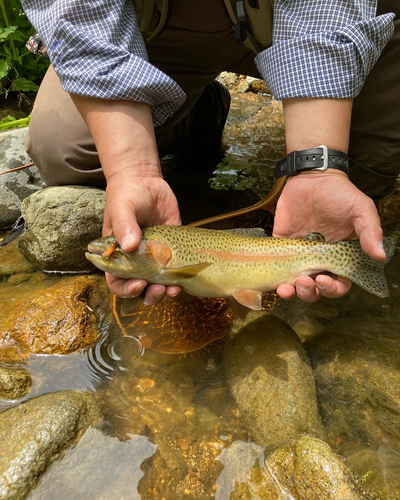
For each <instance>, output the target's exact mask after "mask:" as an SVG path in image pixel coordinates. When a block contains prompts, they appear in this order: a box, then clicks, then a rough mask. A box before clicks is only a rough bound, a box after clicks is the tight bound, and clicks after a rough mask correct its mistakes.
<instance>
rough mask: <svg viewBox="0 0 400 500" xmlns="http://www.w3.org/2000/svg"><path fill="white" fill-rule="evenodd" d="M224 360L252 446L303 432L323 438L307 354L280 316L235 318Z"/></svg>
mask: <svg viewBox="0 0 400 500" xmlns="http://www.w3.org/2000/svg"><path fill="white" fill-rule="evenodd" d="M224 359H225V367H226V378H227V381H228V383H229V385H230V388H231V391H232V394H233V396H234V398H235V400H236V403H237V405H238V407H239V410H240V412H241V414H242V416H243V418H244V421H245V423H246V426H247V428H248V430H249V432H250V435H251V437H252V439H253V440H254V441H255V442H256V443H257V444H259V445H262V446H272V445H273V446H277V445H279V444H280V443H283V442H286V441H287V440H288V439H292V438H296V437H299V436H301V435H302V434H312V435H315V436H317V437H319V436H322V434H323V431H322V426H321V421H320V417H319V414H318V408H317V399H316V394H315V384H314V378H313V375H312V371H311V367H310V363H309V361H308V358H307V354H306V352H305V351H304V349H303V346H302V343H301V342H300V340H299V338H298V337H297V335H296V333H295V332H294V331H293V329H292V328H291V327H290V326H289V325H287V324H286V323H285V322H284V321H283V320H281V319H280V318H278V317H276V316H274V315H273V314H265V313H251V314H249V315H248V317H247V319H246V320H244V321H237V322H235V324H234V325H233V327H232V329H231V331H230V334H229V335H228V336H227V339H226V344H225V348H224Z"/></svg>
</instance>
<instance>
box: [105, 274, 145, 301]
mask: <svg viewBox="0 0 400 500" xmlns="http://www.w3.org/2000/svg"><path fill="white" fill-rule="evenodd" d="M106 279H107V284H108V288H109V289H110V290H111V292H112V293H115V295H117V296H118V297H124V298H125V297H130V298H133V297H138V296H139V295H140V294H141V293H142V292H143V290H144V289H145V287H146V285H147V281H144V280H139V279H132V280H125V279H123V278H118V276H114V275H113V274H109V273H106Z"/></svg>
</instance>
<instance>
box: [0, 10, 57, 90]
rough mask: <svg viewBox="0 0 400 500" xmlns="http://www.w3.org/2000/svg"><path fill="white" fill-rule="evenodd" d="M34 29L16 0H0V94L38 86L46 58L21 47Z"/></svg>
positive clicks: (46, 63)
mask: <svg viewBox="0 0 400 500" xmlns="http://www.w3.org/2000/svg"><path fill="white" fill-rule="evenodd" d="M34 32H35V30H34V28H33V27H32V26H31V24H30V22H29V21H28V19H27V17H26V15H25V13H24V12H23V10H22V7H21V2H20V0H6V2H5V1H4V0H0V94H6V95H7V93H8V92H13V91H19V92H29V91H37V90H38V88H39V87H38V85H37V84H36V83H35V80H36V81H39V80H40V79H41V78H42V77H43V75H44V73H45V72H46V69H47V67H48V66H49V61H48V60H47V59H44V58H42V57H41V56H39V55H38V56H34V55H33V54H32V53H31V52H30V51H29V50H28V49H27V48H26V47H25V43H26V42H27V41H28V39H29V37H30V36H31V35H32V34H33V33H34Z"/></svg>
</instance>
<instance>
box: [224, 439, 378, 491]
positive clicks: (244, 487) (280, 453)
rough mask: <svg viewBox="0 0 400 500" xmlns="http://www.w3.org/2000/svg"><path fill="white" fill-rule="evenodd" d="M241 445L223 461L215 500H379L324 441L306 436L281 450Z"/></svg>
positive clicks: (227, 454) (231, 449)
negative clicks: (270, 451) (254, 499)
mask: <svg viewBox="0 0 400 500" xmlns="http://www.w3.org/2000/svg"><path fill="white" fill-rule="evenodd" d="M266 453H267V452H266V450H265V449H264V448H262V447H261V446H257V445H256V444H254V443H245V442H241V441H237V442H235V443H233V444H232V445H231V446H230V447H229V448H228V449H226V450H224V451H223V453H222V454H221V455H220V456H219V457H218V458H219V460H220V461H221V462H222V463H223V464H224V470H223V471H222V473H221V475H220V477H219V478H218V479H217V481H216V485H217V491H216V494H215V500H224V499H225V498H229V499H230V500H251V499H253V498H259V499H260V500H286V499H289V498H290V499H293V500H294V499H296V500H361V499H364V500H367V499H372V498H373V497H372V496H371V494H370V493H369V492H367V491H366V489H365V488H363V487H361V486H360V484H359V482H358V478H357V476H356V475H355V474H354V473H353V472H352V471H351V470H350V469H348V467H347V466H346V465H345V463H344V461H343V460H342V459H341V458H340V457H339V456H337V455H336V454H335V453H334V452H333V451H332V450H331V448H330V447H329V446H328V445H327V444H326V443H325V442H323V441H321V440H319V439H317V438H315V437H312V436H303V437H301V438H299V439H298V440H294V441H292V442H290V443H288V444H286V445H285V446H283V447H281V448H278V449H276V450H275V451H273V452H272V453H270V454H269V455H268V456H267V457H265V455H266Z"/></svg>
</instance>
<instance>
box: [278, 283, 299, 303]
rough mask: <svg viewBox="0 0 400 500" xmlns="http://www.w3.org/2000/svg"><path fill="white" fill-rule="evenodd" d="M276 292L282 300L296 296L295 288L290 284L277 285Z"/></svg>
mask: <svg viewBox="0 0 400 500" xmlns="http://www.w3.org/2000/svg"><path fill="white" fill-rule="evenodd" d="M276 293H277V294H278V295H279V297H281V298H282V299H284V300H293V299H294V298H295V297H296V289H295V287H294V286H292V285H279V286H278V288H277V289H276Z"/></svg>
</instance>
